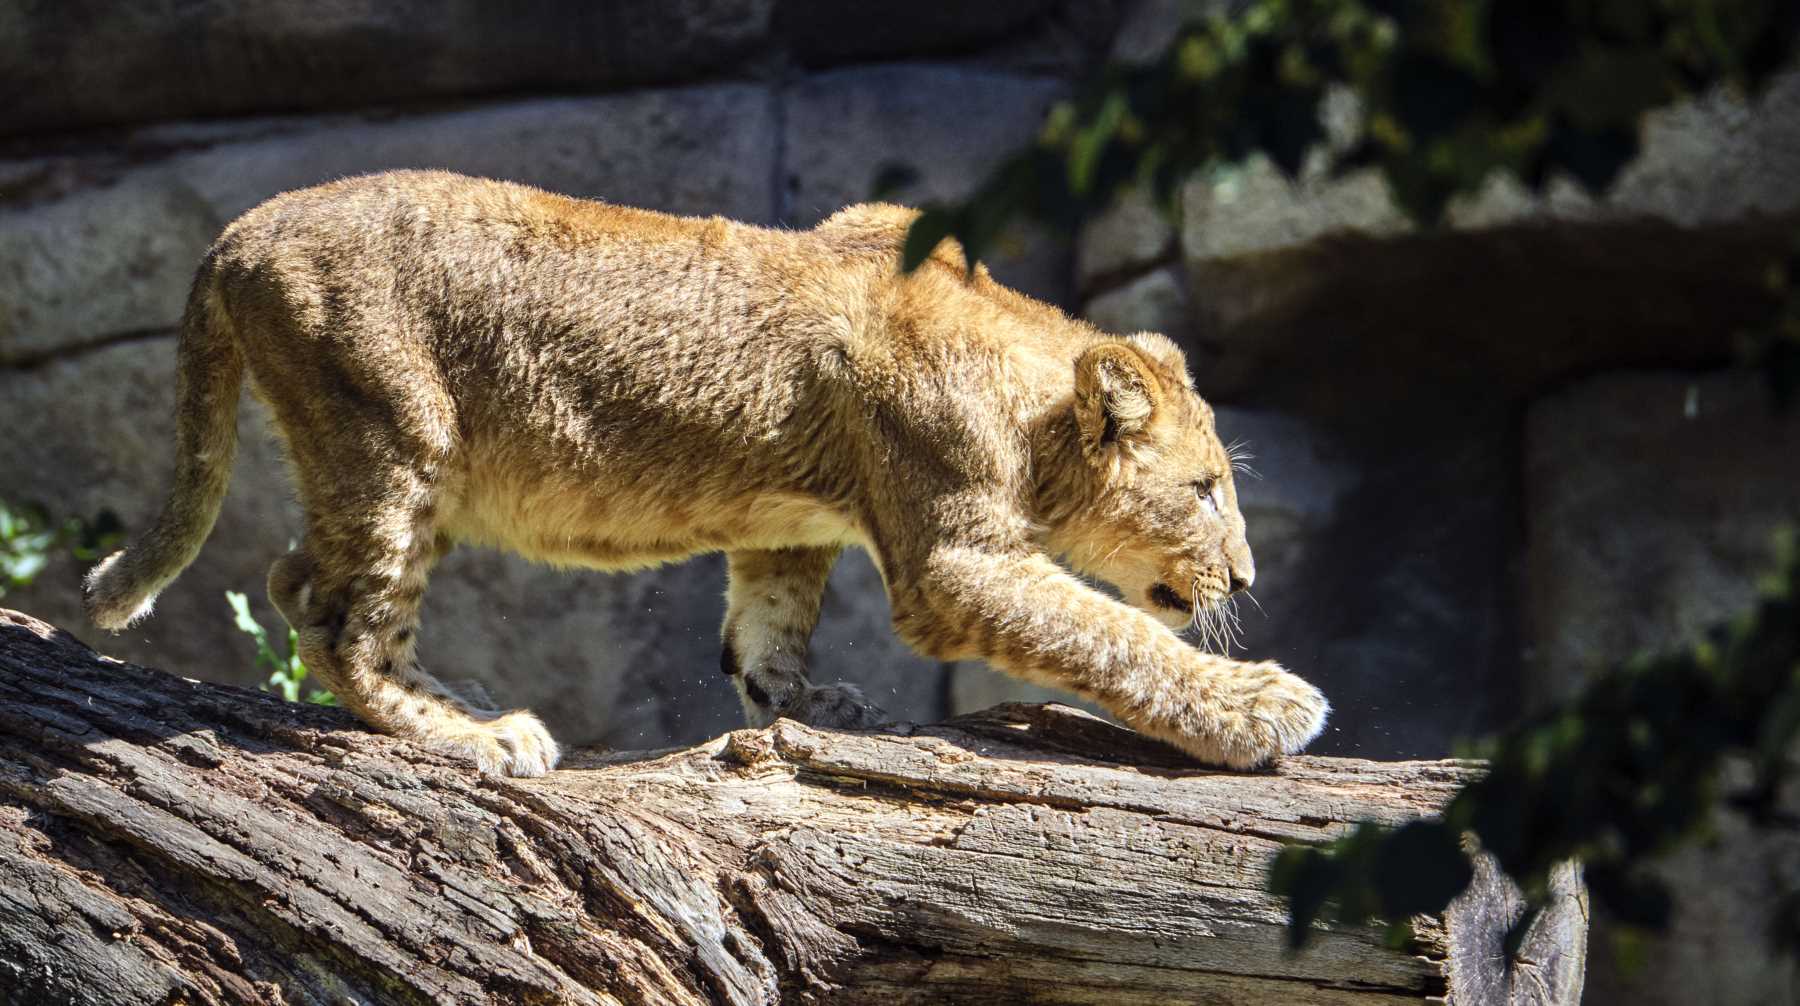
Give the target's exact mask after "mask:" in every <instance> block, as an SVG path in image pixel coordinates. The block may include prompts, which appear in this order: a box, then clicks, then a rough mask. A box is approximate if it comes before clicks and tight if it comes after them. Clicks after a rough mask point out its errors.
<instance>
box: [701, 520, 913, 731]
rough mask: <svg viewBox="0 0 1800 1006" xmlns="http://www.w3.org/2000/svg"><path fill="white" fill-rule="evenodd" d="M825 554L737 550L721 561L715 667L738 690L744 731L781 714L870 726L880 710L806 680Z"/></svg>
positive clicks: (832, 557) (858, 695)
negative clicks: (725, 573)
mask: <svg viewBox="0 0 1800 1006" xmlns="http://www.w3.org/2000/svg"><path fill="white" fill-rule="evenodd" d="M836 560H837V550H836V549H831V548H783V549H773V550H768V551H751V550H741V551H736V552H732V553H730V554H729V556H728V561H729V563H730V570H731V587H730V590H729V591H728V594H727V608H726V612H725V629H724V650H723V652H722V653H721V654H720V658H719V667H720V669H721V670H723V671H724V672H725V674H726V675H727V676H728V677H730V678H731V679H732V682H733V683H734V684H736V685H737V690H738V696H739V697H740V698H742V699H743V701H744V713H745V716H746V717H747V718H748V719H749V721H750V725H751V726H759V727H760V726H767V725H768V724H770V723H772V722H774V721H775V719H776V718H777V717H780V716H786V717H788V718H790V719H796V720H799V721H800V722H802V723H810V724H812V725H814V726H822V727H866V726H874V725H875V724H877V723H880V722H881V721H882V719H883V713H882V711H881V709H880V707H878V706H876V705H875V704H874V703H871V702H870V701H869V700H868V699H866V698H864V697H863V694H862V692H861V690H859V689H857V688H856V687H855V686H853V685H849V684H844V683H839V684H835V685H824V686H817V685H813V684H812V683H810V682H809V681H808V680H807V673H806V651H807V645H808V642H809V641H810V640H811V638H812V632H813V627H814V626H816V625H817V624H818V621H819V604H820V602H821V600H822V599H823V597H824V593H825V577H826V576H827V575H828V574H829V573H830V572H831V566H832V563H833V562H835V561H836Z"/></svg>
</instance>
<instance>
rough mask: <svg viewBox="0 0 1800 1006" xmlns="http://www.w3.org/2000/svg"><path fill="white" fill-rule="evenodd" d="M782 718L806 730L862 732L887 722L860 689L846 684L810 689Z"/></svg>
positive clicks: (784, 710) (876, 706) (877, 707)
mask: <svg viewBox="0 0 1800 1006" xmlns="http://www.w3.org/2000/svg"><path fill="white" fill-rule="evenodd" d="M782 715H784V716H788V717H791V718H793V719H796V720H799V721H800V722H802V723H805V724H806V725H808V726H814V727H826V728H829V729H843V730H863V729H867V728H869V727H873V726H879V725H881V724H882V723H885V722H887V713H886V712H884V711H883V710H882V708H881V707H880V706H878V705H876V704H875V703H874V702H871V701H870V700H869V698H868V697H867V696H865V695H864V694H863V692H862V689H860V688H858V687H856V686H855V685H852V684H849V683H848V682H843V681H840V682H838V683H837V684H834V685H817V686H813V685H809V686H807V689H806V691H805V693H804V694H802V695H801V696H800V697H799V698H798V699H796V700H795V701H794V702H793V703H792V704H791V705H790V706H789V707H788V708H786V709H783V710H782Z"/></svg>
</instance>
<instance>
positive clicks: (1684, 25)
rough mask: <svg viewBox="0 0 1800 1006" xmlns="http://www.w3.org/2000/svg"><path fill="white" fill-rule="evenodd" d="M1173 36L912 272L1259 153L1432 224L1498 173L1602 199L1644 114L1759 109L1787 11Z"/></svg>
mask: <svg viewBox="0 0 1800 1006" xmlns="http://www.w3.org/2000/svg"><path fill="white" fill-rule="evenodd" d="M1235 6H1236V7H1237V10H1236V11H1235V13H1234V14H1232V15H1231V16H1223V15H1221V16H1218V17H1215V18H1213V19H1211V20H1208V21H1205V22H1203V23H1198V24H1191V25H1188V26H1187V27H1186V28H1184V29H1183V30H1182V32H1181V33H1180V34H1179V36H1178V37H1177V38H1176V40H1175V42H1174V43H1173V44H1172V45H1171V46H1170V47H1169V48H1168V50H1167V51H1166V52H1164V53H1163V54H1162V56H1161V58H1159V59H1158V60H1156V61H1155V62H1154V63H1152V64H1150V65H1147V66H1121V67H1112V68H1109V69H1107V70H1106V71H1104V72H1103V73H1102V74H1100V75H1099V77H1098V78H1097V79H1096V80H1095V82H1094V83H1093V84H1092V85H1091V86H1089V87H1088V88H1086V89H1085V90H1084V92H1083V94H1082V95H1081V96H1080V97H1079V98H1077V99H1076V100H1074V101H1071V102H1068V103H1065V104H1063V105H1060V106H1059V107H1058V108H1057V109H1056V110H1055V111H1054V112H1053V113H1052V114H1051V116H1050V118H1049V119H1048V121H1047V122H1046V123H1045V125H1044V128H1043V130H1042V132H1041V134H1040V136H1039V138H1038V141H1037V143H1036V144H1034V145H1033V146H1031V147H1030V148H1028V149H1026V150H1023V151H1020V152H1019V153H1017V154H1015V155H1014V156H1013V157H1012V158H1010V159H1009V160H1007V161H1006V162H1005V163H1004V164H1002V165H1001V166H1000V167H999V168H998V169H997V170H996V171H995V172H994V173H993V174H992V175H991V176H989V177H988V179H987V180H986V181H985V182H984V183H983V184H982V185H981V187H980V189H979V190H978V191H976V192H975V193H974V194H973V195H972V196H971V197H970V198H969V199H967V200H966V201H964V202H961V203H955V204H940V205H932V206H927V207H926V208H925V210H926V211H925V214H924V216H923V217H921V218H920V220H919V221H918V222H917V223H916V224H915V225H914V232H913V236H914V239H913V240H911V241H909V242H908V243H907V246H906V252H905V257H904V263H903V265H904V267H905V268H906V269H909V270H910V269H912V268H914V267H916V266H917V265H918V264H919V263H920V262H922V261H924V259H925V257H926V256H927V255H929V254H930V252H931V249H932V248H933V247H935V246H936V245H937V243H938V241H940V240H942V239H943V238H945V237H952V238H955V239H956V240H958V241H960V242H961V243H962V245H963V248H964V250H965V252H967V253H968V255H969V258H970V260H971V261H973V260H974V259H976V258H979V257H980V256H981V254H982V253H983V251H985V250H986V249H988V248H991V247H992V246H993V242H994V241H995V239H996V238H997V237H998V236H999V233H1000V231H1001V229H1002V228H1003V227H1004V226H1005V225H1006V224H1007V223H1008V222H1010V221H1011V220H1013V219H1015V218H1017V217H1021V216H1024V217H1031V218H1034V219H1038V220H1042V221H1046V222H1049V223H1052V224H1057V225H1060V226H1063V227H1065V228H1067V227H1070V226H1072V225H1073V224H1074V223H1076V222H1077V221H1079V220H1080V219H1081V218H1082V217H1084V216H1086V215H1087V214H1090V213H1092V212H1094V211H1096V210H1098V209H1101V208H1103V207H1105V206H1106V205H1107V204H1109V203H1110V202H1111V201H1112V200H1113V198H1114V197H1115V196H1116V195H1117V194H1118V193H1119V191H1120V190H1121V189H1124V188H1127V187H1134V186H1135V187H1138V188H1141V189H1143V190H1144V191H1147V192H1149V193H1151V194H1153V195H1154V196H1155V197H1156V198H1157V199H1159V200H1162V201H1164V202H1167V201H1168V200H1170V199H1172V197H1173V194H1174V192H1175V191H1176V188H1177V187H1178V186H1179V185H1180V184H1181V182H1182V181H1183V180H1184V179H1186V178H1187V177H1189V176H1190V175H1191V174H1193V172H1195V171H1197V170H1201V169H1204V168H1208V167H1211V166H1214V165H1219V164H1228V163H1232V162H1235V161H1240V160H1243V159H1244V158H1246V157H1248V156H1250V155H1251V154H1253V153H1256V152H1259V151H1260V152H1263V153H1265V154H1267V155H1268V157H1269V158H1270V159H1271V160H1272V161H1274V163H1275V164H1277V165H1278V166H1280V168H1281V169H1282V170H1283V171H1285V172H1287V173H1288V174H1289V175H1294V174H1297V173H1298V172H1299V171H1300V169H1301V168H1302V166H1303V165H1304V164H1305V162H1306V160H1307V158H1308V157H1309V156H1312V155H1313V152H1318V153H1320V154H1322V155H1323V156H1324V157H1325V158H1326V163H1325V165H1324V166H1325V167H1326V168H1327V169H1329V170H1332V171H1345V170H1350V169H1355V168H1360V167H1366V166H1373V167H1376V168H1378V169H1379V170H1380V171H1381V173H1382V174H1383V176H1384V177H1385V178H1386V179H1387V182H1388V185H1389V187H1390V188H1391V190H1392V192H1393V194H1394V197H1395V200H1396V202H1397V203H1398V204H1399V205H1400V206H1402V207H1403V208H1405V210H1406V211H1407V212H1408V213H1409V214H1410V215H1411V216H1412V217H1413V218H1414V219H1415V220H1416V221H1418V222H1419V223H1421V224H1425V225H1430V224H1434V223H1436V222H1437V221H1438V220H1439V218H1440V217H1441V215H1442V214H1443V211H1444V207H1445V205H1446V204H1447V203H1448V202H1449V200H1450V199H1451V198H1452V197H1453V196H1455V195H1457V194H1459V193H1465V192H1470V191H1472V190H1474V189H1476V188H1477V187H1478V186H1480V185H1482V184H1483V183H1484V182H1486V181H1487V180H1488V179H1489V178H1490V177H1492V175H1493V174H1494V172H1496V171H1505V172H1508V173H1510V174H1512V175H1513V176H1515V177H1516V178H1518V179H1519V180H1520V181H1521V182H1522V183H1523V184H1525V185H1526V186H1527V187H1529V188H1531V189H1533V190H1538V189H1541V188H1542V187H1543V186H1544V185H1545V184H1546V183H1548V181H1549V180H1550V179H1551V178H1553V177H1555V176H1557V175H1566V176H1568V177H1571V178H1574V179H1575V180H1577V181H1578V182H1579V183H1580V184H1582V185H1583V186H1584V187H1585V188H1587V189H1588V191H1590V192H1593V193H1601V192H1604V191H1605V190H1606V189H1607V187H1608V186H1609V185H1610V184H1611V183H1612V181H1613V179H1614V178H1616V177H1617V175H1618V173H1619V171H1620V169H1622V168H1623V167H1624V166H1625V164H1626V163H1627V162H1629V161H1630V160H1631V158H1632V156H1633V155H1635V154H1636V153H1637V150H1638V133H1639V125H1640V120H1641V118H1642V115H1643V113H1644V112H1646V111H1648V110H1650V109H1652V108H1657V107H1660V106H1664V105H1667V104H1669V103H1671V102H1673V101H1675V100H1676V99H1678V98H1680V97H1683V96H1685V95H1690V94H1694V93H1697V92H1699V91H1702V90H1704V89H1706V88H1710V87H1713V86H1718V85H1724V86H1731V87H1737V88H1740V89H1743V90H1746V91H1749V92H1754V91H1756V90H1757V89H1758V88H1759V87H1761V86H1762V84H1763V83H1764V82H1766V81H1767V79H1768V78H1769V77H1770V75H1771V74H1773V73H1774V72H1775V70H1777V69H1778V68H1779V67H1781V66H1782V65H1783V64H1784V63H1785V62H1786V61H1787V60H1788V59H1789V58H1790V57H1791V56H1792V55H1793V52H1794V41H1795V37H1796V33H1797V32H1800V4H1795V3H1792V2H1791V0H1572V2H1548V0H1543V2H1527V0H1362V2H1358V0H1252V2H1249V3H1243V4H1239V5H1235ZM1334 87H1341V88H1345V89H1347V90H1348V91H1349V92H1351V93H1353V94H1355V95H1356V97H1357V99H1358V102H1359V106H1358V108H1359V112H1358V117H1357V118H1358V122H1357V124H1356V126H1357V128H1356V136H1355V138H1354V139H1353V140H1351V141H1350V142H1349V143H1347V144H1337V145H1330V144H1326V143H1324V140H1325V133H1324V124H1323V122H1322V119H1321V108H1320V106H1321V103H1322V102H1323V101H1324V99H1325V96H1326V93H1327V91H1328V90H1330V89H1332V88H1334Z"/></svg>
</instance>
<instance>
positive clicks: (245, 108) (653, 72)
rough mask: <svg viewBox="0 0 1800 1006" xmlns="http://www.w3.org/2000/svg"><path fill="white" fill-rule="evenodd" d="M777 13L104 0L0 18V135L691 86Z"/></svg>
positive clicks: (543, 2)
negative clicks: (489, 96)
mask: <svg viewBox="0 0 1800 1006" xmlns="http://www.w3.org/2000/svg"><path fill="white" fill-rule="evenodd" d="M773 7H774V0H673V2H671V0H622V2H621V0H609V2H607V3H585V2H582V0H533V2H531V3H525V4H493V3H486V2H483V0H449V2H425V0H341V2H336V3H329V4H296V3H286V2H283V0H203V2H198V3H178V4H167V3H162V4H136V3H123V4H121V3H106V2H102V0H67V2H58V3H26V4H6V5H4V6H3V7H0V94H5V95H7V96H8V98H7V102H6V106H5V110H4V111H0V135H5V134H16V133H27V132H52V131H61V130H70V129H78V128H84V127H90V126H96V125H110V124H117V123H130V122H144V121H149V120H155V119H171V118H183V117H190V116H206V115H231V114H244V113H257V112H284V111H306V110H325V109H343V108H358V107H369V106H374V105H390V104H396V103H402V102H408V101H418V100H421V99H428V98H433V97H447V96H457V95H475V94H485V93H491V92H502V91H510V92H520V91H547V90H576V91H581V90H589V89H594V88H600V87H616V86H619V85H622V84H633V83H640V84H641V83H646V82H662V81H669V80H677V79H683V78H688V77H693V76H699V75H701V74H703V73H704V72H705V71H707V70H710V69H714V68H717V67H721V66H726V65H731V64H734V63H737V62H740V61H741V60H742V59H743V58H745V57H746V56H748V55H750V54H751V53H752V52H753V51H754V50H756V49H758V48H760V47H762V46H765V45H766V44H767V41H768V35H769V22H770V14H771V11H772V9H773Z"/></svg>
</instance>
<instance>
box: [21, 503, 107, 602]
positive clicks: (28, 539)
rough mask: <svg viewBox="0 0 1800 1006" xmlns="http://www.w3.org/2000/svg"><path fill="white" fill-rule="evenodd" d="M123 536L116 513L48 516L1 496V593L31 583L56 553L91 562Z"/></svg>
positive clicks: (35, 508)
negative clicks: (65, 516) (86, 517)
mask: <svg viewBox="0 0 1800 1006" xmlns="http://www.w3.org/2000/svg"><path fill="white" fill-rule="evenodd" d="M123 537H124V526H123V525H122V524H120V523H119V518H118V515H117V514H114V513H113V512H112V511H111V510H102V511H100V513H99V514H97V515H96V516H94V517H93V518H92V519H90V520H83V519H82V518H79V517H69V518H66V519H64V520H62V521H56V520H53V519H51V517H50V516H49V514H48V513H47V512H46V511H45V510H44V508H43V507H40V506H34V505H30V504H15V503H9V502H7V501H6V500H4V499H0V597H5V596H6V592H7V591H8V590H16V589H20V588H23V587H27V586H30V584H31V581H33V580H35V579H37V575H38V574H39V573H41V572H43V571H44V568H45V567H46V566H48V565H50V562H51V560H52V559H54V558H55V557H56V555H57V554H58V553H63V552H66V553H67V554H68V555H69V556H70V557H72V558H74V559H76V560H78V561H81V562H93V561H94V560H96V559H99V558H100V557H101V556H103V555H105V554H106V553H107V552H108V551H110V550H111V549H112V548H113V547H115V546H116V545H117V544H118V543H119V541H120V540H122V539H123Z"/></svg>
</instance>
